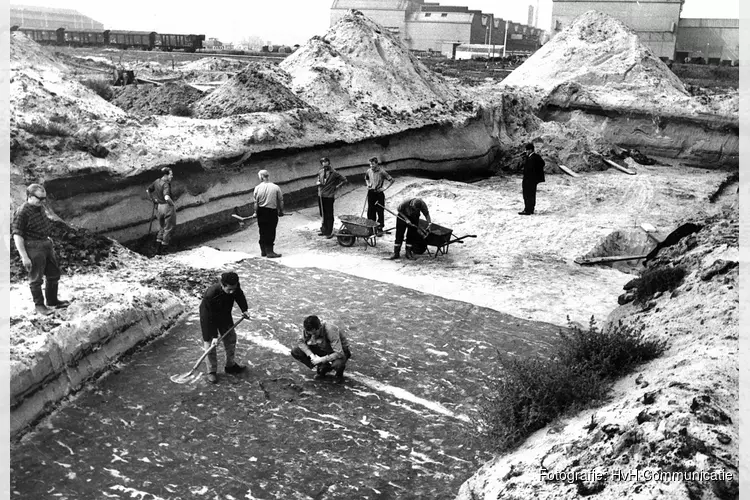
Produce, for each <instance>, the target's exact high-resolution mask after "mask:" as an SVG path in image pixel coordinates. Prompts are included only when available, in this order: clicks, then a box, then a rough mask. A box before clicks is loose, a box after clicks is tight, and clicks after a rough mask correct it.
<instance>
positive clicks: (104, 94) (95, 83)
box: [81, 79, 114, 101]
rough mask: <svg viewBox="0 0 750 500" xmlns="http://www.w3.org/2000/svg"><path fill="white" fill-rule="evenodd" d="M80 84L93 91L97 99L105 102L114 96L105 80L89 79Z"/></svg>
mask: <svg viewBox="0 0 750 500" xmlns="http://www.w3.org/2000/svg"><path fill="white" fill-rule="evenodd" d="M81 84H82V85H84V86H85V87H88V88H90V89H91V90H93V91H94V92H95V93H96V94H97V95H98V96H99V97H101V98H102V99H104V100H106V101H109V100H111V99H112V96H113V95H114V94H113V92H112V86H111V85H110V84H109V82H108V81H107V80H94V79H89V80H83V81H82V82H81Z"/></svg>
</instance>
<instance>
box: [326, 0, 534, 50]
mask: <svg viewBox="0 0 750 500" xmlns="http://www.w3.org/2000/svg"><path fill="white" fill-rule="evenodd" d="M351 9H355V10H358V11H360V12H362V13H363V14H364V15H366V16H367V17H369V18H370V19H372V20H374V21H375V22H376V23H378V24H380V25H382V26H384V27H385V28H386V29H388V30H389V31H391V32H392V33H394V34H396V35H398V36H399V37H400V38H401V40H403V42H404V44H405V45H406V46H407V47H409V49H411V50H415V51H432V52H442V53H444V54H445V55H447V56H448V57H453V56H455V54H456V48H457V47H460V46H462V45H463V46H469V45H470V46H472V48H474V47H477V46H481V45H485V46H486V48H478V49H477V51H478V53H481V54H483V55H484V56H486V55H487V53H488V50H490V51H491V50H493V49H495V50H497V49H498V48H499V49H502V45H503V43H504V42H505V40H506V36H505V33H506V28H507V32H508V37H507V42H508V47H507V49H508V51H509V52H512V53H525V54H530V53H532V52H534V51H535V50H536V49H537V48H539V45H540V39H541V37H542V35H543V31H542V30H540V29H537V28H533V27H530V26H527V25H524V24H521V23H514V22H511V21H507V22H506V21H505V20H504V19H501V18H495V16H494V15H493V14H484V13H482V11H480V10H474V9H470V8H469V7H461V6H444V5H440V4H438V3H437V2H425V1H424V0H334V2H333V5H332V7H331V25H333V24H335V23H336V22H337V21H338V20H339V19H341V17H343V16H344V15H345V14H346V13H347V12H348V11H349V10H351Z"/></svg>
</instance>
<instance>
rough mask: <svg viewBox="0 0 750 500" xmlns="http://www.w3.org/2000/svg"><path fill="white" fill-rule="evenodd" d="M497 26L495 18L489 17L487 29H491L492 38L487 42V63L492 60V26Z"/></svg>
mask: <svg viewBox="0 0 750 500" xmlns="http://www.w3.org/2000/svg"><path fill="white" fill-rule="evenodd" d="M494 26H495V18H494V17H493V16H488V17H487V29H488V30H489V31H490V37H489V38H490V39H489V40H488V42H487V63H489V62H490V57H491V56H490V50H491V49H492V28H493V27H494Z"/></svg>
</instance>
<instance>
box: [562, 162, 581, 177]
mask: <svg viewBox="0 0 750 500" xmlns="http://www.w3.org/2000/svg"><path fill="white" fill-rule="evenodd" d="M557 166H558V167H560V170H562V171H563V172H565V173H566V174H568V175H569V176H571V177H580V176H579V175H578V174H577V173H575V172H573V171H572V170H571V169H569V168H568V167H566V166H565V165H562V164H558V165H557Z"/></svg>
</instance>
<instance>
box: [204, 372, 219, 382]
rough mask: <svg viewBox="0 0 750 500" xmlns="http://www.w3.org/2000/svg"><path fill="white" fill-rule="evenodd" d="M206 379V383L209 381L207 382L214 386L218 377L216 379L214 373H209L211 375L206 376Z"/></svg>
mask: <svg viewBox="0 0 750 500" xmlns="http://www.w3.org/2000/svg"><path fill="white" fill-rule="evenodd" d="M206 378H207V379H208V381H209V382H211V383H212V384H215V383H216V382H218V381H219V377H217V376H216V372H211V373H209V374H208V375H207V376H206Z"/></svg>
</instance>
